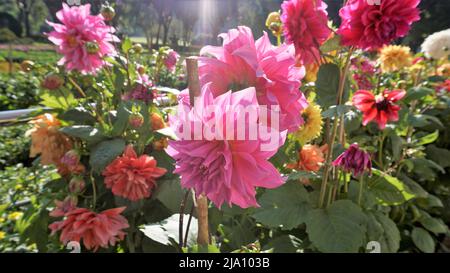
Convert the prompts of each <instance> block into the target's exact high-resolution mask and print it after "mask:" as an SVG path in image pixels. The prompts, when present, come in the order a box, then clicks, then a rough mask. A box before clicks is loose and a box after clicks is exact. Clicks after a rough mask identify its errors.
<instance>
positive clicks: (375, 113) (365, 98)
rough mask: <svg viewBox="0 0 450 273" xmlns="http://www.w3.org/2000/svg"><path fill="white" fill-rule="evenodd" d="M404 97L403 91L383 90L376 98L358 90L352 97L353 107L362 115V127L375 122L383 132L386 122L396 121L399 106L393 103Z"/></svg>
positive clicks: (367, 92)
mask: <svg viewBox="0 0 450 273" xmlns="http://www.w3.org/2000/svg"><path fill="white" fill-rule="evenodd" d="M405 95H406V92H405V91H404V90H393V91H389V90H384V91H383V93H382V94H379V95H377V96H375V95H374V94H373V93H372V92H370V91H367V90H359V91H357V92H356V93H355V94H354V95H353V105H354V106H355V107H356V108H357V109H358V110H359V111H361V112H362V113H363V125H364V126H366V125H367V124H368V123H369V122H371V121H372V120H375V121H376V122H377V123H378V127H379V128H380V129H381V130H383V129H384V128H385V127H386V123H387V122H388V121H397V120H398V111H399V110H400V106H398V105H396V104H395V103H396V102H397V101H399V100H401V99H402V98H403V97H404V96H405Z"/></svg>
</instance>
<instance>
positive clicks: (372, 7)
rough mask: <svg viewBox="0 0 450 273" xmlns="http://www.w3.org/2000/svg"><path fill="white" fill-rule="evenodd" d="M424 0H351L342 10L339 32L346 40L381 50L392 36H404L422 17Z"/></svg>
mask: <svg viewBox="0 0 450 273" xmlns="http://www.w3.org/2000/svg"><path fill="white" fill-rule="evenodd" d="M419 3H420V0H381V4H380V5H377V4H376V3H374V1H368V0H349V1H348V2H347V4H346V5H345V6H344V7H343V8H342V9H341V10H340V11H339V15H340V16H341V18H342V23H341V26H340V28H339V30H338V33H339V34H340V35H341V36H342V43H343V44H344V45H347V46H355V47H358V48H361V49H364V50H377V49H379V48H381V47H382V46H383V45H386V44H389V43H390V42H392V40H394V39H397V38H400V37H404V36H405V35H406V34H407V33H408V32H409V30H410V28H411V25H412V23H414V22H416V21H418V20H419V19H420V11H419V9H418V8H417V6H418V5H419Z"/></svg>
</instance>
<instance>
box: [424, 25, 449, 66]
mask: <svg viewBox="0 0 450 273" xmlns="http://www.w3.org/2000/svg"><path fill="white" fill-rule="evenodd" d="M421 47H422V51H423V52H425V56H427V57H428V58H433V59H435V60H439V59H441V58H445V57H447V56H448V55H449V54H450V29H446V30H442V31H439V32H436V33H433V34H431V35H430V36H428V37H427V38H426V39H425V41H424V42H423V44H422V46H421Z"/></svg>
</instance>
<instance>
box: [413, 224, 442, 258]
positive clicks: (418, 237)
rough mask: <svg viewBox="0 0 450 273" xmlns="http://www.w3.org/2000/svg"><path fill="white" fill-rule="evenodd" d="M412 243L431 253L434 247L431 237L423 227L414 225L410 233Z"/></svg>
mask: <svg viewBox="0 0 450 273" xmlns="http://www.w3.org/2000/svg"><path fill="white" fill-rule="evenodd" d="M411 237H412V240H413V242H414V244H415V245H416V246H417V247H418V248H419V249H420V250H421V251H422V252H425V253H433V252H434V249H435V248H436V245H435V242H434V240H433V237H431V235H430V233H428V232H427V231H426V230H425V229H423V228H418V227H415V228H414V229H413V230H412V233H411Z"/></svg>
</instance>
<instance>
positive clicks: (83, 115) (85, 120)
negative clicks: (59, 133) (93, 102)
mask: <svg viewBox="0 0 450 273" xmlns="http://www.w3.org/2000/svg"><path fill="white" fill-rule="evenodd" d="M58 118H60V119H62V120H65V121H73V122H75V123H76V124H80V125H93V124H94V123H95V121H96V120H95V117H94V116H92V115H91V113H89V112H88V111H87V110H86V109H84V108H82V107H77V108H74V109H69V110H68V111H66V112H64V113H63V114H61V115H59V116H58Z"/></svg>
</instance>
